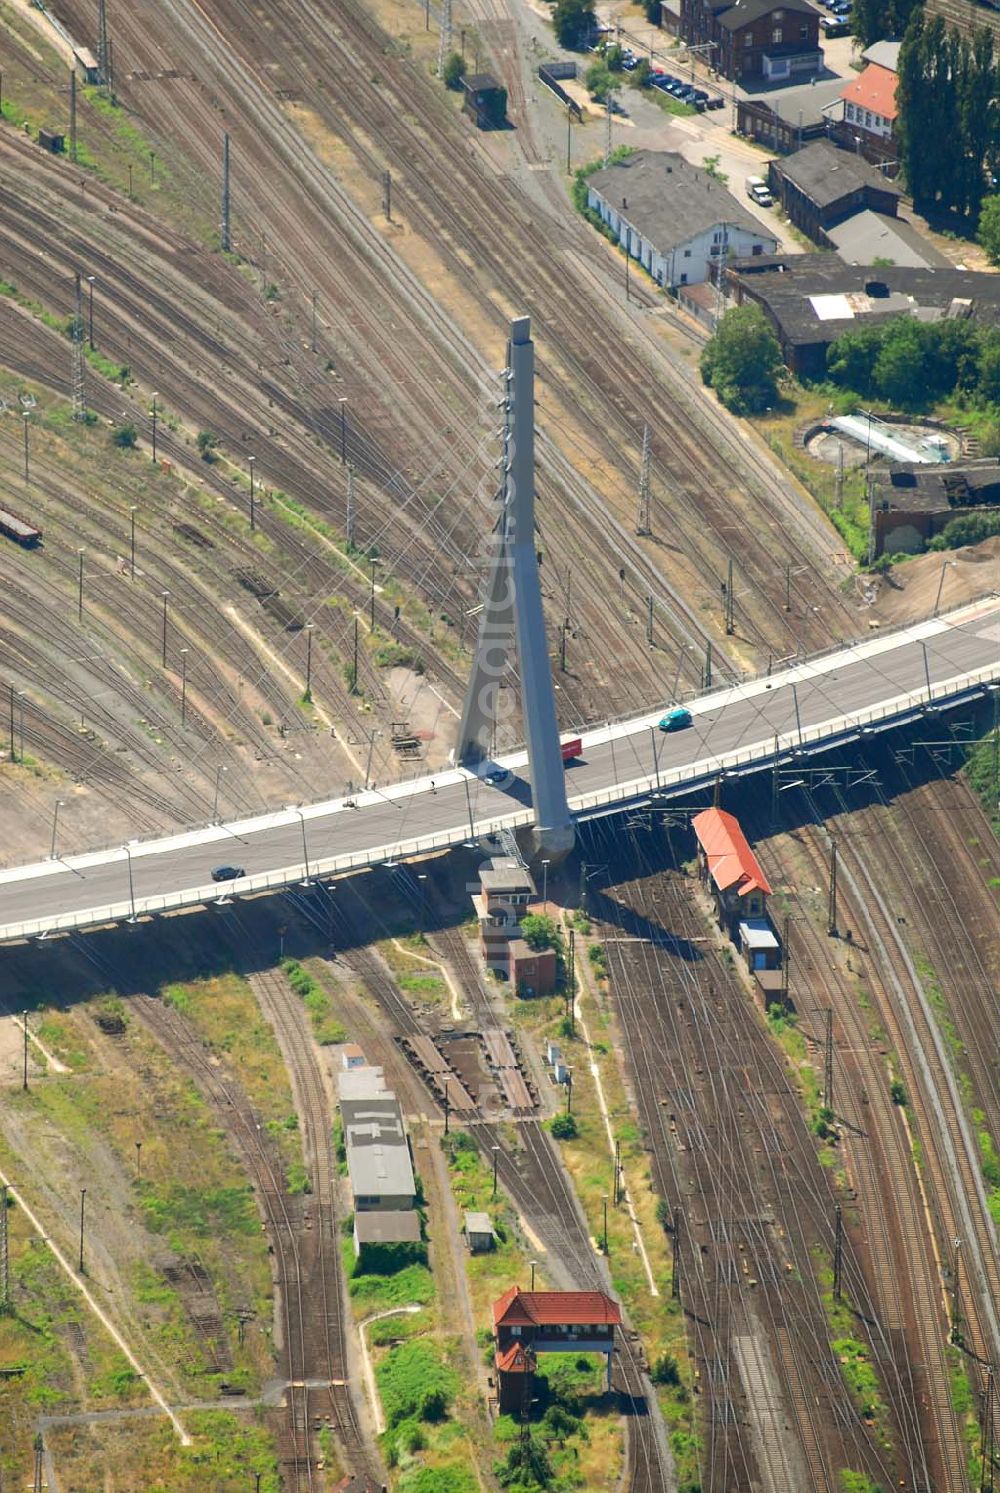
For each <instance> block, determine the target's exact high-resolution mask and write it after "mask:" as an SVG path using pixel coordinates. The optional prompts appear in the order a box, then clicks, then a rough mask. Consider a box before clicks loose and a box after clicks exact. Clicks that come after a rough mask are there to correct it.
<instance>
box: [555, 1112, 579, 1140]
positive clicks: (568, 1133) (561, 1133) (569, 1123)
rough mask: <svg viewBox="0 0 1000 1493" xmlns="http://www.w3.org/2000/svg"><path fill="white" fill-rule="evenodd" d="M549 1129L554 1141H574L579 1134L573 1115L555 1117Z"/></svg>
mask: <svg viewBox="0 0 1000 1493" xmlns="http://www.w3.org/2000/svg"><path fill="white" fill-rule="evenodd" d="M549 1128H550V1129H551V1131H552V1134H553V1135H554V1136H555V1138H556V1140H575V1139H576V1137H577V1136H578V1135H579V1133H580V1131H579V1128H578V1126H577V1123H576V1117H575V1115H566V1114H563V1115H556V1117H555V1119H554V1120H553V1121H552V1124H551V1126H550V1127H549Z"/></svg>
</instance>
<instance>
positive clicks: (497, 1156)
mask: <svg viewBox="0 0 1000 1493" xmlns="http://www.w3.org/2000/svg"><path fill="white" fill-rule="evenodd" d="M499 1160H500V1147H499V1146H494V1147H493V1198H494V1201H495V1200H496V1195H497V1163H498V1162H499Z"/></svg>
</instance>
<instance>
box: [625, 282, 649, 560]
mask: <svg viewBox="0 0 1000 1493" xmlns="http://www.w3.org/2000/svg"><path fill="white" fill-rule="evenodd" d="M627 262H628V261H627V260H626V263H627ZM649 465H650V449H649V426H648V425H644V426H643V427H642V462H641V465H640V467H639V512H638V515H637V517H636V521H635V532H636V533H637V534H649V533H651V532H652V530H651V529H650V526H649Z"/></svg>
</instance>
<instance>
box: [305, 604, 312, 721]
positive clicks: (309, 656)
mask: <svg viewBox="0 0 1000 1493" xmlns="http://www.w3.org/2000/svg"><path fill="white" fill-rule="evenodd" d="M312 672H313V625H312V623H311V622H307V623H306V692H305V694H304V695H303V697H302V698H303V699H304V700H305V701H306V702H307V703H309V704H311V703H312Z"/></svg>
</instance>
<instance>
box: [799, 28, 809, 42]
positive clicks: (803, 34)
mask: <svg viewBox="0 0 1000 1493" xmlns="http://www.w3.org/2000/svg"><path fill="white" fill-rule="evenodd" d="M808 35H809V27H808V26H800V27H799V36H800V38H801V39H802V41H805V40H806V38H807V37H808Z"/></svg>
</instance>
